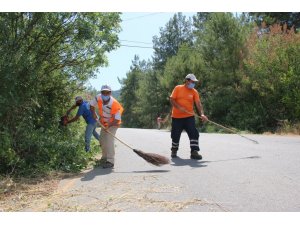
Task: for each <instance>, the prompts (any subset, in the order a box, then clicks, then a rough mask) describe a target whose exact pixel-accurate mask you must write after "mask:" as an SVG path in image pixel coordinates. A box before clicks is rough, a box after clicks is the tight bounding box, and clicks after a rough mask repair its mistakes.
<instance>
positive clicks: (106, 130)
mask: <svg viewBox="0 0 300 225" xmlns="http://www.w3.org/2000/svg"><path fill="white" fill-rule="evenodd" d="M99 125H100V126H101V127H102V128H103V129H104V130H105V132H107V133H109V134H110V135H111V136H113V137H114V138H115V139H117V140H118V141H119V142H121V143H122V144H123V145H126V146H127V147H128V148H130V149H131V150H134V148H132V147H131V146H130V145H128V144H126V143H125V142H124V141H122V140H121V139H119V138H117V137H116V136H115V135H113V134H112V133H111V132H110V131H109V130H108V129H107V128H105V127H104V126H103V124H102V123H101V122H99Z"/></svg>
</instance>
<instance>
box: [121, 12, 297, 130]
mask: <svg viewBox="0 0 300 225" xmlns="http://www.w3.org/2000/svg"><path fill="white" fill-rule="evenodd" d="M299 15H300V14H299V13H242V14H240V15H239V16H238V17H236V16H234V15H233V14H232V13H197V14H196V15H195V16H194V17H193V18H186V17H185V16H183V15H182V14H181V13H178V14H175V15H174V16H173V18H171V19H170V21H169V22H168V23H167V24H166V25H165V27H162V28H161V29H160V34H159V35H158V36H154V37H153V48H154V51H155V53H154V55H153V58H152V60H151V61H147V62H146V61H145V60H140V59H139V57H138V56H136V57H135V58H134V59H133V61H132V66H131V70H130V71H129V72H128V73H127V77H126V78H125V79H123V80H122V89H121V101H122V103H123V105H124V108H125V109H126V111H125V112H124V116H123V117H124V126H126V127H141V128H153V127H155V126H156V121H155V118H156V117H157V116H158V115H160V114H163V115H164V116H166V115H168V113H169V112H170V109H171V106H170V103H169V99H168V97H169V96H170V94H171V92H172V90H173V88H174V87H175V86H176V85H178V84H182V83H183V81H184V77H185V76H186V75H187V74H188V73H193V74H195V75H196V76H197V78H198V79H199V80H200V82H199V84H198V85H197V86H196V89H197V90H198V91H199V93H200V95H201V98H202V103H203V105H204V110H205V112H206V115H208V116H209V118H210V119H211V120H214V121H217V122H218V123H221V124H224V125H227V126H230V127H235V128H237V129H239V130H242V131H248V132H253V133H262V132H276V131H279V130H282V129H287V130H289V131H293V132H296V133H297V132H298V133H299V128H300V126H299V119H300V67H299V64H300V57H299V56H300V51H299V50H300V34H299V32H297V30H298V29H299V26H300V25H299V20H298V18H299ZM205 129H206V130H208V129H209V128H204V130H205Z"/></svg>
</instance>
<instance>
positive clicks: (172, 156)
mask: <svg viewBox="0 0 300 225" xmlns="http://www.w3.org/2000/svg"><path fill="white" fill-rule="evenodd" d="M171 158H177V150H172V153H171Z"/></svg>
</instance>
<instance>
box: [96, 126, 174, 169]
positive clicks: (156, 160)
mask: <svg viewBox="0 0 300 225" xmlns="http://www.w3.org/2000/svg"><path fill="white" fill-rule="evenodd" d="M99 124H100V126H101V127H102V128H103V129H104V130H105V132H107V133H109V134H110V135H111V136H113V137H114V138H115V139H117V140H118V141H119V142H121V143H122V144H123V145H125V146H127V147H128V148H130V149H131V150H133V151H134V152H135V153H136V154H137V155H138V156H140V157H142V158H143V159H144V160H146V161H147V162H148V163H151V164H153V165H155V166H162V165H165V164H169V163H170V160H169V159H168V158H167V157H165V156H162V155H159V154H156V153H146V152H143V151H141V150H138V149H134V148H132V147H131V146H130V145H128V144H126V143H125V142H124V141H122V140H120V139H119V138H117V137H116V136H115V135H113V134H112V133H111V132H110V131H109V130H107V129H106V128H105V127H104V126H103V125H102V124H101V123H100V122H99Z"/></svg>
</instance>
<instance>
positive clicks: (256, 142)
mask: <svg viewBox="0 0 300 225" xmlns="http://www.w3.org/2000/svg"><path fill="white" fill-rule="evenodd" d="M184 111H185V112H186V113H189V114H191V115H195V116H197V117H199V118H201V116H199V115H197V114H194V113H192V112H188V111H186V110H184ZM207 121H208V122H210V123H212V124H214V125H216V126H218V127H221V128H223V129H225V130H228V131H230V132H232V133H234V134H237V135H239V136H241V137H243V138H246V139H248V140H249V141H252V142H254V143H255V144H259V143H258V141H256V140H253V139H251V138H248V137H245V136H243V135H241V134H239V133H237V132H236V131H234V130H232V129H230V128H228V127H224V126H223V125H221V124H218V123H216V122H214V121H211V120H207Z"/></svg>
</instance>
